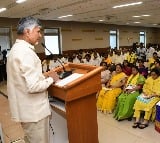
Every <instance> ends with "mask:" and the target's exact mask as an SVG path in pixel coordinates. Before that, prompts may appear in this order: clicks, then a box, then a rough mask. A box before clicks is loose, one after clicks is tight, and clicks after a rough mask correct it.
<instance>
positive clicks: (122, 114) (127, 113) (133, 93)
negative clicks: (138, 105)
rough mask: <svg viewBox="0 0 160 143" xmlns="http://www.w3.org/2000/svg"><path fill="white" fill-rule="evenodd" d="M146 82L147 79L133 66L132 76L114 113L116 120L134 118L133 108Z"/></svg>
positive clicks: (119, 98)
mask: <svg viewBox="0 0 160 143" xmlns="http://www.w3.org/2000/svg"><path fill="white" fill-rule="evenodd" d="M144 82H145V78H144V77H143V76H142V75H141V74H139V72H138V67H137V66H133V67H132V74H131V75H130V76H129V78H128V80H127V83H126V85H125V87H124V89H123V92H122V93H121V94H120V96H119V97H118V103H117V106H116V109H115V112H114V117H115V119H116V120H123V119H127V118H131V117H132V116H133V113H134V110H133V106H134V103H135V101H136V98H137V96H138V95H139V94H140V93H139V92H140V89H142V87H143V84H144Z"/></svg>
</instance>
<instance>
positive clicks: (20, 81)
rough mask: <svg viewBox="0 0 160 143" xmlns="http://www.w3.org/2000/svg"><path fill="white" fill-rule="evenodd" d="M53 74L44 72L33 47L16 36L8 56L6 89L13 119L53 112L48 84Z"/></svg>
mask: <svg viewBox="0 0 160 143" xmlns="http://www.w3.org/2000/svg"><path fill="white" fill-rule="evenodd" d="M52 83H53V79H52V78H51V77H49V78H45V76H44V75H43V74H42V65H41V61H40V59H39V57H38V56H37V54H36V53H35V51H34V47H33V46H32V45H30V44H29V43H27V42H26V41H24V40H18V39H17V40H16V42H15V44H14V45H13V47H12V49H11V51H10V53H9V55H8V57H7V92H8V99H9V105H10V111H11V116H12V119H13V120H15V121H18V122H37V121H39V120H41V119H43V118H45V117H47V116H48V115H50V114H51V111H50V105H49V101H48V95H47V91H46V90H47V88H48V87H49V86H50V85H51V84H52Z"/></svg>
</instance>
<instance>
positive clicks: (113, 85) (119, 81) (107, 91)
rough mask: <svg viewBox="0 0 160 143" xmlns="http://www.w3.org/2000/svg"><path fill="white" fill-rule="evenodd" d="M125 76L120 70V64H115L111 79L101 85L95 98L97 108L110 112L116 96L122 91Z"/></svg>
mask: <svg viewBox="0 0 160 143" xmlns="http://www.w3.org/2000/svg"><path fill="white" fill-rule="evenodd" d="M126 78H127V76H126V75H125V73H123V72H122V65H121V64H117V65H116V71H114V72H113V73H112V77H111V80H110V81H109V82H108V84H107V86H106V87H103V88H102V90H101V91H100V93H99V96H98V99H97V109H98V110H101V111H102V112H104V113H107V112H108V113H112V112H113V110H114V107H115V104H116V98H117V96H118V95H119V94H120V93H121V92H122V89H121V88H122V87H123V86H124V85H125V82H126Z"/></svg>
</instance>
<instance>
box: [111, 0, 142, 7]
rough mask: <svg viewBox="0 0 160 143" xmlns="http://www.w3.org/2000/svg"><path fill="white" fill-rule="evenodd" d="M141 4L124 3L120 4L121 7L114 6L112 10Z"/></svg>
mask: <svg viewBox="0 0 160 143" xmlns="http://www.w3.org/2000/svg"><path fill="white" fill-rule="evenodd" d="M142 3H143V2H141V1H140V2H133V3H126V4H122V5H116V6H114V7H113V8H120V7H126V6H133V5H139V4H142Z"/></svg>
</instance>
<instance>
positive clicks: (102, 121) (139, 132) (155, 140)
mask: <svg viewBox="0 0 160 143" xmlns="http://www.w3.org/2000/svg"><path fill="white" fill-rule="evenodd" d="M0 91H1V92H3V93H5V94H6V82H3V83H0ZM97 115H98V117H97V118H98V132H99V143H159V142H160V141H159V140H160V133H158V132H157V131H156V130H155V129H154V123H150V124H149V127H147V128H145V129H138V128H137V129H133V128H132V124H133V121H127V120H124V121H117V120H115V119H114V118H113V115H112V114H106V115H105V114H103V113H101V112H97Z"/></svg>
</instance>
